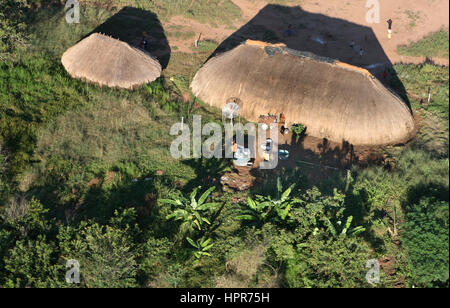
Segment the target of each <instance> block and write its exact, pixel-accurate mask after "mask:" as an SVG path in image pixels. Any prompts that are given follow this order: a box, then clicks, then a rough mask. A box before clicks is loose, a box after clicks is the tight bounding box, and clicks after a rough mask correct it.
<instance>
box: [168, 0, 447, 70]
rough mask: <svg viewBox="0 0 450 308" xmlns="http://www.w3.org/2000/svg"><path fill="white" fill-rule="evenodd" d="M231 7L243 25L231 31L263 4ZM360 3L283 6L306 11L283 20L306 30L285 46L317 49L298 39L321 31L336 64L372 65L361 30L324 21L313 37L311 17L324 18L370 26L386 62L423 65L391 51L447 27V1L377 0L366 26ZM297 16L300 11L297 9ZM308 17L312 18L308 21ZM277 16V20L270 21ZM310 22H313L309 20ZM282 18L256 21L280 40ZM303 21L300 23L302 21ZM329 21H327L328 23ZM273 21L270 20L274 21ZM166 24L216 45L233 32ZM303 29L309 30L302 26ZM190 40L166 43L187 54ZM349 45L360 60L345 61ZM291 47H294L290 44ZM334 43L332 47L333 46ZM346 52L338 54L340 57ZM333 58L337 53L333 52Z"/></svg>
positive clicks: (331, 0) (336, 0)
mask: <svg viewBox="0 0 450 308" xmlns="http://www.w3.org/2000/svg"><path fill="white" fill-rule="evenodd" d="M232 1H233V3H234V4H236V5H237V6H239V7H240V9H241V11H242V16H243V21H242V22H240V23H239V24H235V25H234V26H235V27H236V29H239V28H240V27H242V26H243V25H245V24H246V23H248V22H249V21H250V20H252V19H253V18H254V17H255V16H257V15H258V13H259V12H260V11H261V10H262V9H263V8H264V7H266V5H267V1H263V0H254V1H249V0H232ZM366 2H367V1H366V0H352V1H342V0H326V1H318V0H298V1H293V2H288V3H287V4H285V6H286V7H301V10H302V11H305V12H307V13H308V14H307V16H305V14H302V15H301V16H300V14H299V16H298V18H296V16H291V17H292V20H293V22H291V21H289V22H290V23H292V24H293V25H294V26H295V21H298V23H301V24H302V26H304V25H306V26H307V31H306V32H307V33H303V32H305V31H303V32H302V33H300V32H301V31H299V33H298V35H293V36H292V37H290V38H289V39H286V38H285V40H288V43H291V42H292V43H293V45H294V46H298V45H300V43H299V42H300V41H301V44H308V45H311V46H308V47H310V48H309V49H313V50H314V48H316V49H318V48H319V47H315V46H312V45H314V44H317V43H316V42H313V41H312V40H304V37H303V36H302V34H305V35H307V37H309V38H311V37H315V36H317V37H319V38H320V36H321V35H322V36H323V32H324V29H326V30H327V32H329V34H330V35H331V36H332V37H333V39H332V41H333V42H331V44H330V45H329V46H327V48H336V49H339V48H342V50H343V52H342V55H341V58H342V59H341V60H344V61H345V60H347V61H348V62H359V63H354V64H358V65H360V66H369V65H374V64H377V63H378V62H377V61H379V57H377V55H376V53H377V51H376V48H372V45H373V44H374V42H373V41H372V42H371V40H372V38H371V37H369V39H368V40H367V37H365V36H367V33H364V30H361V31H359V32H360V33H355V29H353V28H351V27H341V28H336V24H334V23H332V22H330V24H329V25H328V26H325V27H324V25H323V24H322V25H320V27H317V29H320V31H317V33H315V27H314V23H317V22H320V19H317V16H327V17H330V18H332V19H335V20H342V21H347V22H349V23H352V24H356V25H361V26H362V27H361V29H363V28H370V30H371V31H370V32H371V33H370V35H372V34H373V35H375V41H377V42H376V44H379V45H381V48H382V49H383V51H384V53H385V54H386V56H387V58H388V59H389V60H390V62H391V63H398V62H403V63H414V64H418V63H423V62H424V61H425V59H424V58H422V57H409V56H401V55H399V54H398V53H397V46H398V45H403V44H408V43H410V42H412V41H417V40H420V39H421V38H423V37H424V36H426V35H427V34H428V33H430V32H434V31H437V30H439V29H440V28H441V27H443V26H444V27H448V26H449V2H448V1H447V0H415V1H410V0H397V1H391V0H380V22H379V23H368V22H367V21H366V14H367V11H368V10H369V9H368V8H366ZM292 12H293V13H291V15H292V14H293V15H295V10H293V11H292ZM299 12H300V10H299ZM309 16H312V17H311V18H310V19H311V20H308V18H309ZM314 16H315V17H314ZM277 17H278V19H279V22H278V21H277V20H276V19H277ZM312 18H316V19H317V20H312ZM389 18H390V19H392V21H393V25H392V38H391V39H388V37H387V22H386V21H387V20H388V19H389ZM284 19H286V18H285V16H283V14H282V13H281V12H280V13H279V15H278V16H277V12H271V18H267V19H266V22H265V23H266V24H265V25H264V20H258V21H257V22H258V23H262V24H263V25H264V26H265V27H266V28H268V29H271V30H272V31H274V32H275V33H276V34H277V35H278V36H279V37H280V38H282V34H283V31H285V28H286V26H287V25H283V22H284V23H286V20H284ZM305 19H306V20H305ZM330 20H331V19H330ZM274 21H275V22H274ZM169 25H182V26H183V31H193V32H195V33H196V34H197V35H198V34H200V33H202V38H203V39H213V40H215V41H217V42H219V43H220V42H222V41H223V40H224V39H225V38H226V37H228V36H230V35H232V34H233V33H234V32H235V31H236V30H233V29H230V28H226V27H219V28H214V27H212V26H209V25H206V24H201V23H199V22H197V21H195V20H192V19H187V18H184V17H181V16H175V17H173V18H172V19H171V20H170V21H169V22H168V23H166V24H165V26H169ZM308 25H309V27H308ZM193 41H194V39H189V40H182V39H176V38H174V39H172V40H169V43H170V44H171V45H173V46H176V47H177V51H180V52H186V53H192V52H193V49H192V46H193V43H194V42H193ZM294 41H297V42H294ZM351 41H355V42H356V44H357V45H359V46H361V47H363V48H364V57H363V58H361V59H355V60H354V61H352V59H351V57H354V58H358V57H357V56H356V57H355V55H354V54H352V52H349V49H348V48H346V49H344V48H343V46H346V47H348V44H349V43H350V42H351ZM295 43H297V44H295ZM333 43H334V45H333ZM344 52H345V53H346V54H343V53H344ZM337 55H339V53H337ZM433 61H434V62H435V63H436V64H439V65H447V66H448V63H449V60H448V59H440V58H435V59H433Z"/></svg>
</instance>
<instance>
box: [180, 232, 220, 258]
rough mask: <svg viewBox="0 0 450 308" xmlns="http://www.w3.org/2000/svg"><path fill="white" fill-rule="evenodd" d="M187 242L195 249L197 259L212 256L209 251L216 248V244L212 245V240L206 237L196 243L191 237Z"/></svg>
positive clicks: (187, 238)
mask: <svg viewBox="0 0 450 308" xmlns="http://www.w3.org/2000/svg"><path fill="white" fill-rule="evenodd" d="M186 240H187V241H188V242H189V244H191V246H192V247H193V248H195V250H194V256H195V257H196V258H197V259H200V258H201V257H202V256H208V257H210V256H211V254H210V253H209V252H208V250H210V249H211V248H212V247H213V246H214V243H211V242H212V240H211V239H210V238H208V239H206V238H205V237H202V238H201V239H198V240H197V241H194V240H193V239H191V238H190V237H186Z"/></svg>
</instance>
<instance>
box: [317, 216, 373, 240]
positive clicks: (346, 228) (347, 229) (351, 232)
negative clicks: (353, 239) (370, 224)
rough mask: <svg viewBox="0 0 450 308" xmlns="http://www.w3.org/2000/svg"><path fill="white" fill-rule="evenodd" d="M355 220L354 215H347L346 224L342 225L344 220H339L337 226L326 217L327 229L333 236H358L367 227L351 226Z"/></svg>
mask: <svg viewBox="0 0 450 308" xmlns="http://www.w3.org/2000/svg"><path fill="white" fill-rule="evenodd" d="M352 221H353V216H349V217H347V220H346V222H345V224H344V225H342V221H341V220H338V221H337V223H336V224H337V226H336V227H335V226H334V225H333V223H332V222H331V221H330V219H329V218H327V217H325V218H324V222H325V224H326V226H327V230H328V231H329V232H330V233H331V234H332V235H333V236H357V235H359V234H361V233H362V232H364V231H366V229H365V228H364V227H362V226H358V227H354V228H352V227H351V224H352Z"/></svg>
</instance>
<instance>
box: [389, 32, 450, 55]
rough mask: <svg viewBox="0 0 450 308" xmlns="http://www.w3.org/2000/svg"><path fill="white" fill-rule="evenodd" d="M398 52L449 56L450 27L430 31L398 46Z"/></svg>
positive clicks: (401, 53) (402, 53)
mask: <svg viewBox="0 0 450 308" xmlns="http://www.w3.org/2000/svg"><path fill="white" fill-rule="evenodd" d="M397 52H398V53H399V54H400V55H405V56H416V57H428V58H434V57H440V58H448V29H441V30H439V31H437V32H434V33H430V34H428V35H427V36H425V37H424V38H423V39H421V40H419V41H417V42H411V43H410V44H409V45H406V46H405V45H402V46H398V48H397Z"/></svg>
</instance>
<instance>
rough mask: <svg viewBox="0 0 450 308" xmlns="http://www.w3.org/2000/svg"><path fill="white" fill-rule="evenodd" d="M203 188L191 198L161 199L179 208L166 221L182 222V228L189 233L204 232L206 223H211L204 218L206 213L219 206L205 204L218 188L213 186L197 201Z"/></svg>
mask: <svg viewBox="0 0 450 308" xmlns="http://www.w3.org/2000/svg"><path fill="white" fill-rule="evenodd" d="M199 188H201V187H197V188H195V189H194V190H193V191H192V192H191V194H190V196H189V198H184V197H181V198H179V199H178V198H176V199H160V200H159V202H162V203H166V204H170V205H174V206H176V207H177V208H176V209H175V210H174V211H173V213H172V214H170V215H167V216H166V219H167V220H169V219H174V220H181V221H182V224H181V228H182V229H183V230H186V231H188V232H192V231H193V230H195V229H198V230H202V226H203V225H204V224H205V223H206V224H208V225H210V224H211V222H210V221H209V220H208V219H207V218H206V217H204V213H205V212H206V211H208V210H210V209H214V208H215V207H216V206H217V205H218V204H217V203H214V202H209V203H207V202H205V201H206V200H207V199H208V197H209V195H210V194H211V193H212V191H213V190H214V189H215V188H216V187H215V186H212V187H210V188H208V189H207V190H206V191H205V192H203V194H202V195H201V196H200V197H199V198H198V200H197V199H196V196H197V192H198V190H199Z"/></svg>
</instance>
